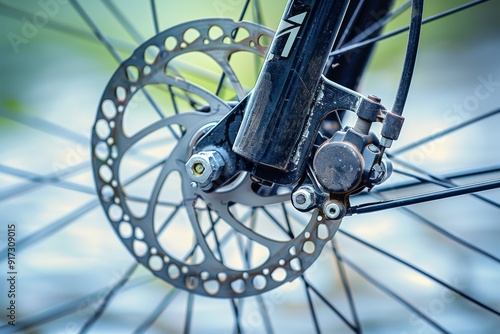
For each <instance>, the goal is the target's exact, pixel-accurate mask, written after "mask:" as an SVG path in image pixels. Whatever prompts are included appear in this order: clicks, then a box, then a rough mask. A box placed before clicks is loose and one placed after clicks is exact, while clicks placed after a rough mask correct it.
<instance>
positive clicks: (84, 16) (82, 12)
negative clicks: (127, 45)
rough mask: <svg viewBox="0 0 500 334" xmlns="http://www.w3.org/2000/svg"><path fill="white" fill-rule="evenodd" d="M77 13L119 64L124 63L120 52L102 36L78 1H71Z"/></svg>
mask: <svg viewBox="0 0 500 334" xmlns="http://www.w3.org/2000/svg"><path fill="white" fill-rule="evenodd" d="M69 1H70V2H71V4H72V5H73V7H74V8H75V10H76V11H77V13H78V14H79V15H80V16H81V18H82V19H83V20H84V21H85V23H87V25H88V26H89V27H90V29H91V30H92V32H93V33H94V35H95V36H96V37H97V39H98V40H99V41H100V42H101V43H102V44H103V45H104V46H105V47H106V49H108V51H109V52H110V53H111V55H112V56H113V58H115V60H116V61H118V62H119V63H121V62H122V58H121V57H120V55H119V54H118V51H117V50H116V49H115V48H114V47H113V45H111V43H110V42H109V41H108V39H107V38H106V37H104V35H103V34H102V32H101V30H100V29H99V28H98V27H97V26H96V25H95V23H94V21H93V20H92V19H91V18H90V16H89V15H88V14H87V12H86V11H85V10H84V9H83V8H82V6H80V4H79V3H78V1H77V0H69Z"/></svg>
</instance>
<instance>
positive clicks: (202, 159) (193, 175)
mask: <svg viewBox="0 0 500 334" xmlns="http://www.w3.org/2000/svg"><path fill="white" fill-rule="evenodd" d="M223 167H224V159H223V158H222V156H221V155H220V154H219V153H218V152H217V151H203V152H200V153H196V154H193V155H192V156H191V158H189V160H188V162H186V172H187V174H188V176H189V178H190V179H191V181H193V182H197V183H199V184H206V183H208V182H210V181H213V180H215V179H217V178H218V177H219V176H220V173H221V171H222V168H223Z"/></svg>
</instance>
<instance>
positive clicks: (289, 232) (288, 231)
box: [260, 206, 294, 239]
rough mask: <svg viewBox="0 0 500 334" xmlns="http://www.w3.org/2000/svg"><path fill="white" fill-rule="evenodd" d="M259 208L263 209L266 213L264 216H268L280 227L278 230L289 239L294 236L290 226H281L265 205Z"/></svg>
mask: <svg viewBox="0 0 500 334" xmlns="http://www.w3.org/2000/svg"><path fill="white" fill-rule="evenodd" d="M260 209H261V210H262V211H264V213H265V214H266V216H268V217H269V218H270V219H271V220H272V221H273V223H274V224H275V225H276V226H278V227H279V228H280V230H282V231H283V232H284V233H285V234H286V235H287V236H288V237H289V238H290V239H293V238H294V236H293V233H292V230H291V228H290V226H288V229H287V228H285V227H283V225H281V223H280V222H279V221H278V220H277V219H276V218H275V217H274V216H273V215H272V214H271V213H270V212H269V210H267V208H266V207H265V206H263V207H261V208H260Z"/></svg>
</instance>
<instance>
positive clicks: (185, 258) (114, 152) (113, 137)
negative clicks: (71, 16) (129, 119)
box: [92, 19, 339, 298]
mask: <svg viewBox="0 0 500 334" xmlns="http://www.w3.org/2000/svg"><path fill="white" fill-rule="evenodd" d="M193 36H194V37H193ZM241 36H243V37H241ZM272 36H273V32H272V31H271V30H269V29H267V28H265V27H262V26H260V25H257V24H253V23H249V22H234V21H232V20H228V19H207V20H199V21H193V22H187V23H184V24H181V25H178V26H175V27H173V28H170V29H167V30H165V31H163V32H162V33H160V34H158V35H156V36H154V37H153V38H151V39H150V40H148V41H146V42H145V43H144V44H142V45H141V46H140V47H139V48H138V49H137V50H136V51H134V53H133V54H132V56H131V57H130V58H129V59H127V60H126V61H124V62H123V63H122V64H121V65H120V67H119V68H118V70H117V71H116V72H115V73H114V75H113V76H112V78H111V80H110V81H109V83H108V85H107V87H106V89H105V91H104V94H103V96H102V98H101V101H100V104H99V108H98V111H97V116H96V121H95V125H94V127H93V133H92V164H93V172H94V178H95V183H96V188H97V193H98V196H99V200H100V202H101V205H102V207H103V209H104V212H105V214H106V215H107V217H108V219H109V221H110V222H111V225H112V227H113V228H114V230H115V231H116V233H117V235H118V236H119V238H120V239H121V241H122V242H123V243H124V244H125V246H126V247H127V248H128V250H129V251H130V253H131V254H132V255H133V256H134V257H135V259H136V260H137V261H138V262H140V263H141V264H143V265H144V266H145V267H146V268H148V269H149V270H150V271H151V272H152V273H153V274H154V275H155V276H157V277H158V278H160V279H162V280H164V281H166V282H168V283H170V284H172V285H174V286H175V287H178V288H181V289H183V290H187V291H189V292H194V293H197V294H200V295H206V296H212V297H219V298H229V297H243V296H251V295H256V294H260V293H263V292H266V291H268V290H270V289H273V288H276V287H278V286H280V285H282V284H283V283H285V282H290V281H292V280H293V279H295V278H296V277H298V276H299V275H301V274H302V273H303V272H304V270H306V269H307V268H308V267H309V266H310V265H311V264H312V263H313V262H314V261H315V260H316V259H317V257H318V256H319V254H320V252H321V250H322V248H323V246H324V245H325V243H326V242H327V241H329V240H330V239H331V238H332V237H333V235H334V234H335V232H336V230H337V228H338V225H339V222H338V221H328V220H326V219H325V217H324V216H323V215H322V214H320V213H319V212H318V210H316V211H314V212H313V213H312V214H307V215H308V218H307V219H306V220H304V219H303V218H302V217H299V218H297V219H295V218H293V219H295V220H296V221H295V228H294V229H292V228H290V226H291V225H293V224H294V223H290V222H289V221H288V220H292V218H289V217H288V216H287V218H286V224H285V223H284V224H281V223H280V222H279V219H277V218H276V214H275V213H273V210H275V208H278V209H279V210H285V209H286V205H289V204H286V202H287V201H289V199H290V189H286V188H283V187H278V186H273V187H266V186H262V185H258V184H256V183H255V182H253V181H252V180H251V178H250V176H249V175H247V174H245V173H242V174H241V175H240V176H239V177H237V178H236V179H235V180H233V181H232V182H231V183H230V184H229V185H226V186H224V187H223V188H221V189H219V190H218V191H215V192H211V193H206V192H204V191H203V190H201V189H198V188H195V187H193V185H192V184H191V182H190V180H189V178H188V177H187V175H186V171H185V167H184V164H185V163H186V160H187V159H188V158H189V156H190V155H191V153H192V147H193V146H194V145H195V143H196V141H197V139H199V138H200V137H201V136H203V134H204V133H205V132H206V130H207V129H209V128H210V127H211V126H213V125H214V124H215V123H216V122H218V121H219V120H220V119H221V118H222V117H224V115H226V114H227V113H228V112H229V111H230V109H231V108H230V106H229V105H228V103H226V102H225V101H223V100H222V99H221V98H219V97H218V96H216V95H214V94H213V93H210V92H209V91H208V90H206V89H204V88H202V87H201V86H200V85H196V84H194V83H192V82H188V81H186V80H184V79H182V78H180V77H179V76H178V75H176V74H175V73H176V71H175V64H172V63H171V61H172V60H174V59H175V58H176V57H179V56H183V55H186V54H189V53H194V52H198V53H199V52H201V53H203V54H205V55H208V56H209V57H211V58H212V59H213V60H215V62H216V63H217V64H218V65H219V66H220V68H221V69H222V71H223V72H224V74H225V76H226V78H227V79H228V82H229V83H230V85H231V86H232V87H233V90H234V92H235V94H236V95H237V96H238V98H239V99H241V98H243V97H244V95H245V89H244V88H243V85H242V84H241V82H240V80H239V79H238V76H237V75H236V72H235V71H234V70H233V68H232V67H231V65H230V62H229V60H230V58H231V57H232V56H233V55H234V54H236V53H238V52H249V53H252V54H256V55H258V56H260V57H264V56H265V52H266V49H267V46H266V45H264V44H263V42H262V39H263V37H265V38H268V39H271V38H272ZM201 65H203V64H201ZM148 86H158V87H164V88H165V90H164V92H165V94H167V91H170V92H171V91H172V89H175V90H177V91H181V92H182V94H180V93H177V94H179V96H181V98H184V99H185V100H189V101H195V100H196V101H199V100H203V101H204V105H203V106H202V107H199V106H197V107H194V108H193V111H191V112H178V111H177V110H175V111H172V110H170V111H169V113H168V116H167V117H164V116H162V114H161V113H159V115H160V117H159V119H158V120H157V121H155V122H152V123H151V124H149V125H148V126H146V127H145V128H143V129H141V130H139V131H138V132H137V133H135V134H133V135H129V134H127V133H126V131H124V124H123V123H124V119H125V118H126V113H127V112H128V108H127V107H128V106H129V103H130V101H131V99H132V98H133V97H134V96H135V95H136V94H137V93H138V92H139V91H141V90H144V88H146V87H148ZM144 94H145V96H146V98H147V100H148V101H149V102H153V101H152V99H151V98H150V97H149V96H148V95H147V93H144ZM153 103H154V102H153ZM191 104H193V105H194V103H191ZM160 130H162V131H164V132H165V133H168V134H169V136H170V137H171V139H172V140H171V143H172V142H173V143H174V144H169V143H167V142H165V145H164V151H166V152H167V153H168V155H167V157H166V158H165V159H163V160H161V161H160V163H159V164H158V165H157V166H153V167H157V168H158V169H159V172H158V173H157V174H156V180H155V181H154V182H153V184H152V189H151V192H150V196H149V197H148V198H146V199H144V200H143V204H145V205H146V209H145V210H144V212H142V213H140V214H139V213H137V212H136V211H134V210H133V208H132V207H131V205H130V203H131V200H132V196H131V195H130V191H129V189H128V187H129V185H130V184H132V183H134V182H142V181H141V177H142V176H143V174H144V173H140V172H139V171H138V173H137V176H136V177H134V178H131V179H128V180H124V179H123V177H122V176H121V169H122V168H125V167H124V166H123V165H124V164H125V163H126V162H125V160H126V159H125V158H124V156H125V155H126V154H128V153H130V152H131V151H133V150H135V149H136V145H137V143H139V142H140V141H141V140H143V139H144V138H146V137H148V136H149V135H151V134H153V133H155V132H156V131H160ZM160 146H161V143H160ZM153 167H152V168H150V170H152V169H153ZM171 179H175V180H177V181H178V182H177V183H176V184H177V188H175V187H174V188H172V187H170V186H169V184H170V183H169V182H170V181H169V180H171ZM169 187H170V188H169ZM164 192H167V193H170V194H172V193H175V194H177V195H178V196H179V199H178V201H177V202H173V203H172V202H169V203H167V202H165V201H163V200H162V193H164ZM135 200H138V199H135ZM162 206H164V207H167V208H168V209H169V210H170V211H169V213H165V214H162V211H161V209H160V208H161V207H162ZM290 208H291V206H290ZM291 210H292V212H293V213H292V215H291V217H295V216H297V215H300V214H301V213H299V212H295V210H294V209H293V208H291ZM263 213H265V214H266V215H267V216H266V217H267V218H265V217H264V216H263ZM259 214H260V215H259ZM270 217H271V218H270ZM287 224H288V228H287V227H286V226H285V225H287ZM284 226H285V227H284ZM297 226H298V227H299V228H300V231H298V232H297V229H298V228H297ZM259 227H260V228H259ZM271 227H272V228H274V230H273V229H272V228H271ZM269 228H271V233H267V232H266V231H267V230H269ZM276 229H278V230H280V231H278V232H272V231H276ZM188 231H189V233H190V235H192V236H194V240H186V238H185V235H186V234H188ZM276 233H281V234H284V235H285V238H283V237H280V238H275V237H274V236H275V234H276ZM186 245H187V246H186ZM179 248H181V249H182V250H183V251H182V252H179V251H178V249H179ZM236 253H239V257H238V259H236V260H235V259H234V258H235V256H236V255H235V254H236Z"/></svg>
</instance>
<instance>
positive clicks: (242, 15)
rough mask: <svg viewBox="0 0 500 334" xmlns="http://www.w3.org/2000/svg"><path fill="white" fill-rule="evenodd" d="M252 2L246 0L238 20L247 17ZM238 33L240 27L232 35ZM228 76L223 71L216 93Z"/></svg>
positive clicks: (228, 59)
mask: <svg viewBox="0 0 500 334" xmlns="http://www.w3.org/2000/svg"><path fill="white" fill-rule="evenodd" d="M249 4H250V0H246V1H245V3H244V4H243V9H242V10H241V13H240V16H239V18H238V21H242V20H243V18H244V17H245V14H246V12H247V10H248V5H249ZM237 33H238V29H236V30H235V31H234V32H233V34H232V37H233V38H235V37H236V34H237ZM230 60H231V55H229V56H228V57H227V64H228V66H229V61H230ZM225 78H226V72H222V74H221V76H220V78H219V83H218V84H217V89H216V90H215V95H217V96H218V95H219V94H220V91H221V90H222V85H223V84H224V79H225Z"/></svg>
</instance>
